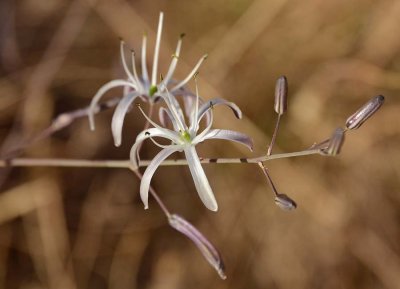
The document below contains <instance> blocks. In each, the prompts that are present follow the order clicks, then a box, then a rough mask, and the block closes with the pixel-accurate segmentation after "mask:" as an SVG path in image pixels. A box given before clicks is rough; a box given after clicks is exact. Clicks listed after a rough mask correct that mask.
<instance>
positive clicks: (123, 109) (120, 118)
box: [111, 91, 139, 147]
mask: <svg viewBox="0 0 400 289" xmlns="http://www.w3.org/2000/svg"><path fill="white" fill-rule="evenodd" d="M138 95H139V93H138V92H136V91H134V92H131V93H128V94H127V95H125V96H124V97H123V98H122V100H121V101H120V102H119V104H118V106H117V108H116V109H115V112H114V115H113V118H112V121H111V132H112V134H113V137H114V144H115V146H117V147H118V146H120V145H121V140H122V127H123V125H124V119H125V115H126V113H127V112H128V109H129V107H130V106H131V104H132V102H133V101H134V100H135V99H136V97H138Z"/></svg>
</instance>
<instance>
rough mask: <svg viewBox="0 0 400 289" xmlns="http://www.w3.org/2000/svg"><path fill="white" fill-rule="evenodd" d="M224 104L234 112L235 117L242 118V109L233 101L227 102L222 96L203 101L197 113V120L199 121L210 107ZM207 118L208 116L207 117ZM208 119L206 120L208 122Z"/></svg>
mask: <svg viewBox="0 0 400 289" xmlns="http://www.w3.org/2000/svg"><path fill="white" fill-rule="evenodd" d="M220 104H223V105H226V106H228V107H229V108H230V109H231V110H232V112H233V113H234V114H235V116H236V118H238V119H241V118H242V111H241V110H240V108H239V107H238V106H237V105H236V104H235V103H233V102H229V101H227V100H225V99H223V98H213V99H211V100H209V101H207V102H206V103H204V104H203V105H202V106H201V107H200V108H199V113H198V114H197V122H200V121H201V119H202V118H203V116H204V114H205V113H206V112H207V111H209V110H210V109H211V108H212V107H214V106H216V105H220ZM207 118H208V119H209V117H207ZM208 121H209V120H207V122H208Z"/></svg>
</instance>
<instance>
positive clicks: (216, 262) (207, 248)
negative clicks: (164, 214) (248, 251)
mask: <svg viewBox="0 0 400 289" xmlns="http://www.w3.org/2000/svg"><path fill="white" fill-rule="evenodd" d="M168 222H169V224H170V226H171V227H173V228H174V229H175V230H177V231H179V232H181V233H182V234H184V235H185V236H186V237H188V238H189V239H190V240H192V241H193V243H194V244H195V245H196V246H197V248H198V249H199V250H200V252H201V254H203V256H204V258H206V260H207V261H208V263H210V265H211V266H213V267H214V269H215V270H216V271H217V273H218V275H219V276H220V277H221V279H226V275H225V265H224V262H223V260H222V257H221V255H220V253H219V252H218V250H217V249H216V248H215V247H214V246H213V245H212V244H211V243H210V241H208V240H207V238H206V237H204V235H203V234H202V233H200V231H199V230H197V229H196V228H195V227H194V226H193V225H192V224H191V223H189V222H188V221H186V220H185V219H184V218H182V217H181V216H179V215H176V214H172V215H170V216H169V218H168Z"/></svg>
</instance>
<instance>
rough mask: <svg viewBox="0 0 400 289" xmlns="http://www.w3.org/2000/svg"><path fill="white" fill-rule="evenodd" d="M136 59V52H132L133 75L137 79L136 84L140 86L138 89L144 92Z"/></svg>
mask: <svg viewBox="0 0 400 289" xmlns="http://www.w3.org/2000/svg"><path fill="white" fill-rule="evenodd" d="M135 57H136V53H135V51H134V50H131V59H132V69H133V75H134V77H135V79H136V82H137V84H138V89H139V90H141V91H142V90H143V86H142V83H141V82H140V79H139V76H138V74H137V71H136V60H135Z"/></svg>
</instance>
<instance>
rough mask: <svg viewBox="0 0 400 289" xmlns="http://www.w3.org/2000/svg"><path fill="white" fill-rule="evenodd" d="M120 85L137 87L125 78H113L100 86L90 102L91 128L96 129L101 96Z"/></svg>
mask: <svg viewBox="0 0 400 289" xmlns="http://www.w3.org/2000/svg"><path fill="white" fill-rule="evenodd" d="M118 86H130V87H132V88H133V89H136V86H135V85H134V84H132V83H131V82H129V81H126V80H123V79H116V80H111V81H110V82H107V83H106V84H104V85H103V86H102V87H100V89H99V90H98V91H97V93H96V94H95V96H94V97H93V98H92V101H91V103H90V106H89V110H88V117H89V124H90V129H91V130H94V128H95V126H94V113H95V109H96V106H97V104H98V103H99V101H100V98H101V97H102V96H103V95H104V94H105V93H106V92H107V91H108V90H110V89H112V88H114V87H118Z"/></svg>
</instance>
